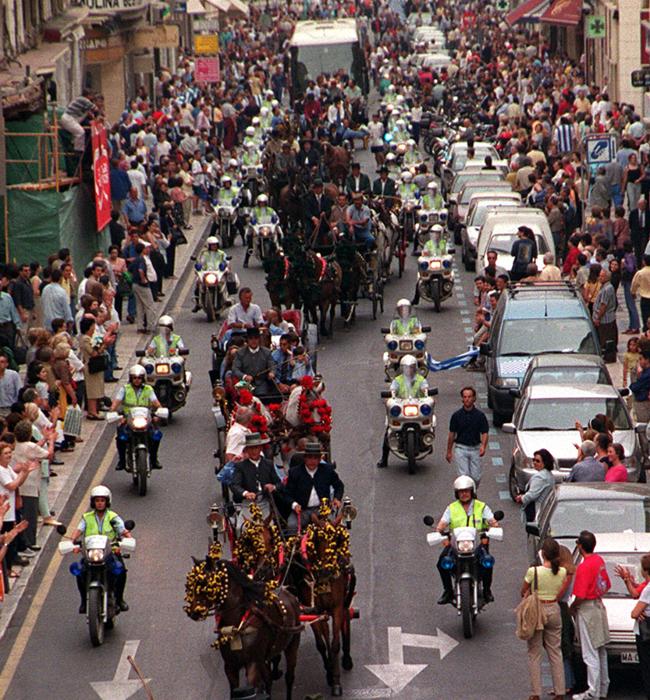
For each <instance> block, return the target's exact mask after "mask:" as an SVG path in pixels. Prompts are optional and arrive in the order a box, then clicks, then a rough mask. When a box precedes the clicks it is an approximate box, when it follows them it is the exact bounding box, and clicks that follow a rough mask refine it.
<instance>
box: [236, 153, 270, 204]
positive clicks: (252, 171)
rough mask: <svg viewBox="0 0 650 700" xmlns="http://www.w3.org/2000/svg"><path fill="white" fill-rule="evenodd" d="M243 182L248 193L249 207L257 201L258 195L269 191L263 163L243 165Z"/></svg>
mask: <svg viewBox="0 0 650 700" xmlns="http://www.w3.org/2000/svg"><path fill="white" fill-rule="evenodd" d="M241 182H242V186H243V188H244V189H245V190H246V192H247V197H246V201H247V203H248V206H249V207H252V206H253V202H255V201H257V197H258V195H260V194H262V193H263V192H266V191H267V185H266V179H265V178H264V167H263V166H262V164H261V163H258V164H257V165H242V168H241Z"/></svg>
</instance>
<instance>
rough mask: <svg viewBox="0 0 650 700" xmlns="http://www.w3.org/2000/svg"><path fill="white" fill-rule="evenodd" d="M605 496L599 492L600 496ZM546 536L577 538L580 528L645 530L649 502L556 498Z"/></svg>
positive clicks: (649, 518) (649, 526)
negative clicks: (561, 499)
mask: <svg viewBox="0 0 650 700" xmlns="http://www.w3.org/2000/svg"><path fill="white" fill-rule="evenodd" d="M606 498H607V495H606V494H603V499H606ZM549 525H550V526H549V529H548V533H547V535H548V536H550V537H577V536H578V535H579V534H580V532H581V531H582V530H584V529H585V528H588V529H589V530H590V531H591V532H594V533H596V534H598V533H599V532H624V531H625V530H631V531H633V532H648V530H649V529H650V501H649V500H648V499H644V500H641V499H639V500H638V501H631V500H628V501H620V500H618V501H617V500H611V499H607V500H602V501H597V500H588V501H582V500H581V501H569V500H567V501H556V502H555V509H554V511H553V513H552V515H551V519H550V523H549Z"/></svg>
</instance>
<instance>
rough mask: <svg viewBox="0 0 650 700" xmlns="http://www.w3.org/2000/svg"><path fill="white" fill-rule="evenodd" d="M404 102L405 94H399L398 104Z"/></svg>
mask: <svg viewBox="0 0 650 700" xmlns="http://www.w3.org/2000/svg"><path fill="white" fill-rule="evenodd" d="M402 102H404V96H403V95H398V96H397V104H398V105H401V104H402Z"/></svg>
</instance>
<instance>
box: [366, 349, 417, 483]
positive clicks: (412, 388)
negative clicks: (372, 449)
mask: <svg viewBox="0 0 650 700" xmlns="http://www.w3.org/2000/svg"><path fill="white" fill-rule="evenodd" d="M399 366H400V370H401V371H400V374H398V375H396V376H395V379H393V381H392V382H391V385H390V390H391V393H392V394H393V397H394V398H396V399H409V398H412V399H423V398H425V397H426V396H428V393H429V385H428V383H427V380H426V379H425V378H424V377H423V376H422V375H421V374H420V373H419V372H418V361H417V360H416V359H415V357H413V355H404V357H403V358H402V359H401V360H400V362H399ZM387 420H388V419H387ZM389 452H390V450H389V447H388V425H386V429H385V431H384V443H383V445H382V450H381V459H380V460H379V462H377V467H379V468H380V469H385V468H386V467H387V466H388V454H389Z"/></svg>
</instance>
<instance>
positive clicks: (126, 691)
mask: <svg viewBox="0 0 650 700" xmlns="http://www.w3.org/2000/svg"><path fill="white" fill-rule="evenodd" d="M139 646H140V640H139V639H133V640H131V641H128V642H124V647H123V648H122V655H121V656H120V660H119V661H118V663H117V670H116V671H115V675H114V676H113V680H112V681H98V682H95V683H91V684H90V685H91V686H92V688H93V690H94V691H95V692H96V693H97V695H99V697H100V698H101V699H102V700H129V698H130V697H131V696H133V695H135V694H136V693H137V692H138V691H140V690H142V683H141V682H140V681H139V680H137V679H133V680H129V673H131V663H130V661H129V659H130V658H131V659H132V658H133V657H134V656H135V654H136V652H137V651H138V647H139ZM150 680H151V679H150V678H145V679H144V682H145V684H146V685H148V684H149V681H150Z"/></svg>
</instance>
